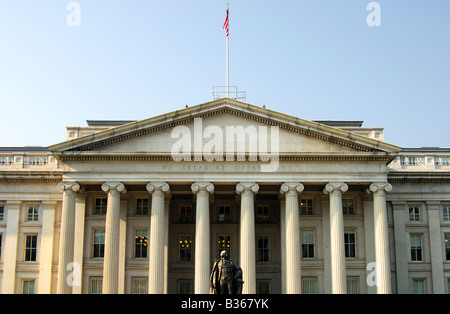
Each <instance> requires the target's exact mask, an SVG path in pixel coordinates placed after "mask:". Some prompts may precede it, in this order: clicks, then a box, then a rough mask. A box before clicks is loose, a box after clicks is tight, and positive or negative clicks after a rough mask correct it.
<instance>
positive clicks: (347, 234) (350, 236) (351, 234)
mask: <svg viewBox="0 0 450 314" xmlns="http://www.w3.org/2000/svg"><path fill="white" fill-rule="evenodd" d="M344 244H345V257H356V242H355V230H344Z"/></svg>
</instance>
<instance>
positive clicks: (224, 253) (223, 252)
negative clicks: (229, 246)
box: [220, 250, 228, 259]
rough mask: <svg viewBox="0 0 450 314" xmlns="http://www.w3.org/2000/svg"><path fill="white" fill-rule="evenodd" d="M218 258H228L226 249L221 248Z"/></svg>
mask: <svg viewBox="0 0 450 314" xmlns="http://www.w3.org/2000/svg"><path fill="white" fill-rule="evenodd" d="M220 258H224V259H228V251H226V250H223V251H222V252H220Z"/></svg>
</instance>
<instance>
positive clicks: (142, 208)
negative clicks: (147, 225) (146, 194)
mask: <svg viewBox="0 0 450 314" xmlns="http://www.w3.org/2000/svg"><path fill="white" fill-rule="evenodd" d="M147 214H148V198H137V199H136V215H147Z"/></svg>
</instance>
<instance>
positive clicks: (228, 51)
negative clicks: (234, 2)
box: [227, 3, 230, 98]
mask: <svg viewBox="0 0 450 314" xmlns="http://www.w3.org/2000/svg"><path fill="white" fill-rule="evenodd" d="M229 9H230V4H229V3H227V12H228V28H229V27H230V26H229V25H230V22H229V21H230V11H229ZM227 98H230V36H229V35H228V36H227Z"/></svg>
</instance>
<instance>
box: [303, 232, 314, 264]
mask: <svg viewBox="0 0 450 314" xmlns="http://www.w3.org/2000/svg"><path fill="white" fill-rule="evenodd" d="M302 258H314V230H302Z"/></svg>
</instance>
